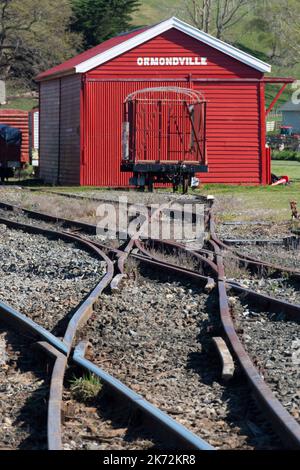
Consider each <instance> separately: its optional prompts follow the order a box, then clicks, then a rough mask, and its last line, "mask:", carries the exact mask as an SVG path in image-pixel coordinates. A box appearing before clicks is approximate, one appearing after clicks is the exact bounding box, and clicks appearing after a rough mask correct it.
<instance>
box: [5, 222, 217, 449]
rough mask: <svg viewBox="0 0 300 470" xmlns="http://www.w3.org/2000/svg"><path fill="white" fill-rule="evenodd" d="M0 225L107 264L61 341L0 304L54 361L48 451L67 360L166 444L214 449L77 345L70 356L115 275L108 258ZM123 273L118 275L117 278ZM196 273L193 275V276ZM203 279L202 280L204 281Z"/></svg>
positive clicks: (55, 438) (57, 440)
mask: <svg viewBox="0 0 300 470" xmlns="http://www.w3.org/2000/svg"><path fill="white" fill-rule="evenodd" d="M0 223H1V224H5V225H7V226H8V227H10V228H14V229H21V230H24V231H28V232H34V233H40V234H43V235H46V236H52V237H56V238H61V239H63V240H67V241H72V242H76V243H78V244H81V245H82V246H84V248H85V249H88V250H89V251H92V252H94V253H95V254H97V255H98V257H99V258H102V259H104V260H105V261H106V264H107V272H106V275H105V276H104V277H103V278H102V279H101V281H100V282H99V283H98V285H97V286H96V288H95V289H94V290H93V291H92V292H91V294H90V295H89V296H88V298H87V299H86V300H85V301H84V302H83V303H82V305H81V306H80V307H79V308H78V309H77V311H76V312H75V314H74V315H73V317H72V319H71V320H70V322H69V324H68V327H67V330H66V333H65V335H64V338H63V340H62V341H61V340H59V339H58V338H56V337H55V336H53V335H52V334H51V333H49V332H47V331H46V330H45V329H44V328H42V327H40V326H38V325H37V324H35V322H33V321H32V320H30V319H28V318H27V317H26V316H25V315H22V314H21V313H19V312H17V311H15V310H13V309H11V307H9V306H7V305H5V304H3V303H0V313H1V315H2V316H1V318H2V319H4V320H5V321H8V322H9V323H10V324H11V325H12V326H14V327H15V328H17V329H19V327H20V325H21V327H22V328H26V329H27V331H30V332H31V333H32V335H33V337H34V338H36V337H37V338H38V339H39V340H40V341H38V343H37V344H38V346H39V347H40V348H41V349H42V350H44V351H45V352H46V353H47V354H48V355H49V356H50V357H51V358H52V360H53V361H54V366H53V371H52V376H51V384H50V393H49V401H48V423H47V435H48V449H49V450H62V448H63V446H62V430H61V412H62V394H63V381H64V377H65V374H66V370H67V367H68V364H69V361H73V362H75V363H77V364H80V366H81V368H83V369H85V370H89V371H92V372H93V373H94V374H96V375H98V376H99V377H100V378H101V380H103V381H105V382H106V383H107V385H109V386H110V387H111V388H112V389H113V390H114V391H117V392H118V393H120V394H122V395H123V396H124V398H126V399H128V400H129V401H130V403H131V405H132V406H134V407H137V408H138V409H140V410H141V411H142V412H143V413H144V414H145V415H146V416H147V418H148V419H150V420H151V421H152V422H153V425H154V428H155V429H156V431H157V432H158V433H159V434H160V433H161V431H162V429H163V430H164V433H163V436H164V437H163V438H164V439H165V440H166V442H168V443H171V444H172V445H175V444H176V445H180V446H182V447H183V448H186V449H197V450H213V447H212V446H210V445H209V444H208V443H207V442H205V441H204V440H203V439H201V438H200V437H199V436H196V435H195V434H193V433H192V432H190V431H189V430H188V429H186V428H185V427H184V426H182V425H180V424H179V423H177V422H176V421H175V420H173V419H172V418H171V417H169V416H168V415H166V414H165V413H163V412H161V411H160V410H159V409H158V408H156V407H155V406H153V405H151V403H149V402H147V401H146V400H144V399H143V398H142V397H141V396H139V395H137V394H136V393H134V392H133V391H132V390H130V389H129V388H128V387H126V386H125V385H123V384H122V383H121V382H119V381H118V380H116V379H115V378H114V377H111V376H110V375H109V374H107V373H106V372H105V371H103V370H101V369H99V368H97V367H95V366H94V365H93V364H92V363H90V362H89V361H87V360H86V359H85V358H84V352H83V349H80V347H79V346H78V347H77V349H75V352H74V354H73V356H72V350H73V342H74V337H75V334H76V332H77V331H78V329H79V328H82V327H83V325H84V324H85V323H86V322H87V321H88V319H89V317H90V316H91V314H92V313H93V305H94V303H95V302H96V301H97V300H98V299H99V297H100V295H101V293H102V292H103V290H104V289H105V288H106V287H107V286H108V285H109V284H110V283H111V282H112V280H113V278H114V275H115V274H116V272H115V267H114V264H113V262H112V261H111V260H110V258H108V257H107V256H106V255H105V254H104V253H103V252H102V251H101V250H100V249H99V246H96V244H94V243H92V242H89V241H88V240H85V239H84V238H82V237H79V236H76V235H74V234H69V233H67V232H57V231H52V230H48V229H45V228H39V227H37V226H32V225H27V224H24V223H19V222H16V221H13V220H9V219H4V218H0ZM134 243H135V241H134V240H133V241H132V242H131V241H130V243H129V244H128V245H127V251H125V257H124V258H123V262H122V263H121V266H120V264H117V270H118V269H120V267H121V271H122V270H123V268H124V262H125V261H126V258H127V256H129V255H130V251H131V249H132V248H133V247H134ZM115 251H116V253H115V254H116V255H118V256H119V258H121V255H122V253H123V254H124V252H121V251H120V250H115ZM119 274H123V273H122V272H121V273H120V272H117V274H116V276H118V275H119ZM195 274H196V273H195ZM203 279H204V280H205V278H203Z"/></svg>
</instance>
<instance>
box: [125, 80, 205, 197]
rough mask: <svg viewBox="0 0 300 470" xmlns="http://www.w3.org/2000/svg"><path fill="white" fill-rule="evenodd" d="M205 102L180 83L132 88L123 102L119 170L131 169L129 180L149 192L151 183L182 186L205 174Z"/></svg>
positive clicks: (199, 94) (185, 190)
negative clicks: (197, 174) (131, 175)
mask: <svg viewBox="0 0 300 470" xmlns="http://www.w3.org/2000/svg"><path fill="white" fill-rule="evenodd" d="M205 133H206V101H205V99H204V97H203V95H202V94H201V93H199V92H196V91H194V90H191V89H190V88H183V87H156V88H155V87H152V88H145V89H142V90H138V91H135V92H134V93H131V94H130V95H129V96H127V98H126V100H125V103H124V122H123V135H122V149H123V155H122V163H121V170H122V171H127V172H128V171H129V172H133V177H132V178H130V180H129V183H130V184H132V185H134V186H138V187H141V188H144V187H145V186H146V185H147V186H148V188H149V190H150V191H152V190H153V185H154V183H172V185H173V188H174V190H176V189H177V187H178V186H179V184H182V187H183V192H184V193H185V192H187V190H188V186H189V183H190V182H191V179H192V177H194V176H195V174H196V173H197V172H198V173H199V172H207V158H206V139H205Z"/></svg>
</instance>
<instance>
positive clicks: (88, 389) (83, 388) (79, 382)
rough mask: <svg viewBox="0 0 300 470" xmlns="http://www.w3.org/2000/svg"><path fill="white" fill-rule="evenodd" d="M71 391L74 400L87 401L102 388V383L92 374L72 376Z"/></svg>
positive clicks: (95, 395) (93, 397) (94, 396)
mask: <svg viewBox="0 0 300 470" xmlns="http://www.w3.org/2000/svg"><path fill="white" fill-rule="evenodd" d="M70 383H71V387H70V388H71V393H72V396H73V398H75V400H78V401H80V402H83V403H88V402H90V401H91V400H93V399H95V398H96V397H97V395H98V394H99V392H100V391H101V389H102V383H101V381H100V380H99V379H98V377H96V376H95V375H93V374H88V375H84V376H83V377H79V378H77V377H74V378H73V379H72V380H71V381H70Z"/></svg>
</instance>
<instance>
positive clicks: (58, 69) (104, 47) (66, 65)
mask: <svg viewBox="0 0 300 470" xmlns="http://www.w3.org/2000/svg"><path fill="white" fill-rule="evenodd" d="M151 27H152V26H147V27H144V28H139V29H135V30H133V31H128V32H127V33H123V34H120V35H119V36H115V37H113V38H111V39H108V40H107V41H104V42H102V43H101V44H99V45H98V46H95V47H92V48H91V49H88V50H87V51H85V52H82V53H81V54H78V55H77V56H75V57H72V58H71V59H69V60H67V61H66V62H63V63H62V64H59V65H56V66H55V67H52V68H51V69H49V70H46V71H45V72H42V73H40V74H39V75H38V76H37V77H36V78H35V80H36V81H37V82H40V81H43V80H51V79H55V78H59V77H63V76H68V75H72V74H75V73H76V66H77V65H79V64H81V63H82V62H85V61H86V60H89V59H91V58H92V57H95V56H96V55H98V54H102V53H103V52H106V51H108V50H109V49H111V48H112V47H114V46H117V45H119V44H122V43H123V42H125V41H127V40H128V39H131V38H133V37H134V36H137V35H138V34H140V33H142V32H144V31H146V30H147V29H149V28H151Z"/></svg>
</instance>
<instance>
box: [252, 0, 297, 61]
mask: <svg viewBox="0 0 300 470" xmlns="http://www.w3.org/2000/svg"><path fill="white" fill-rule="evenodd" d="M254 13H255V16H254V18H253V20H252V21H251V22H250V24H249V27H251V28H252V30H255V31H256V32H257V34H258V35H259V37H260V41H261V43H262V44H263V45H264V47H265V49H266V50H267V55H268V57H269V58H270V61H271V62H272V63H273V64H274V65H277V66H279V67H284V66H294V65H295V64H296V63H297V62H299V60H300V28H299V25H300V11H299V0H286V1H285V3H284V4H283V3H282V1H281V0H257V1H256V9H255V10H254Z"/></svg>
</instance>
